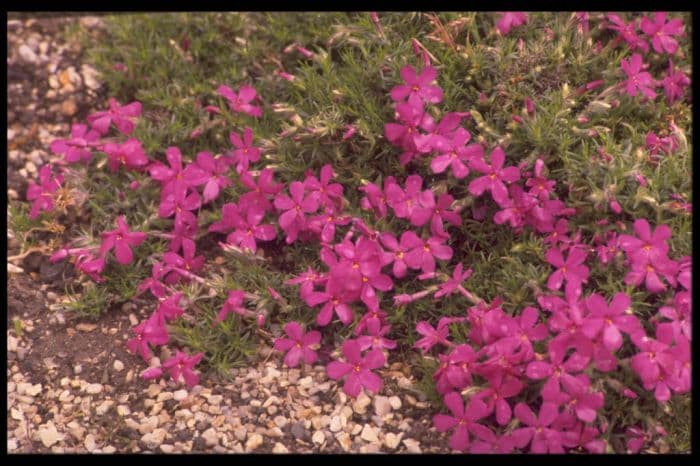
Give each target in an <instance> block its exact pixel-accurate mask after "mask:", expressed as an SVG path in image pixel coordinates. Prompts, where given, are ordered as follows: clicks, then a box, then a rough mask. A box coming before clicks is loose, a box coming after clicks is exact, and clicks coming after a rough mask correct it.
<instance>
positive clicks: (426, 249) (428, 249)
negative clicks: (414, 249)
mask: <svg viewBox="0 0 700 466" xmlns="http://www.w3.org/2000/svg"><path fill="white" fill-rule="evenodd" d="M423 251H425V252H428V251H430V246H428V245H427V244H426V245H424V246H423Z"/></svg>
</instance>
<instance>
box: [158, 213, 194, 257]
mask: <svg viewBox="0 0 700 466" xmlns="http://www.w3.org/2000/svg"><path fill="white" fill-rule="evenodd" d="M196 220H197V219H196V217H195V221H194V222H190V223H185V222H179V223H178V222H175V223H174V224H173V231H172V232H171V233H164V234H163V236H165V237H167V238H170V244H169V245H168V250H170V251H172V252H178V251H180V250H181V249H183V248H184V246H183V245H184V244H185V243H186V242H192V243H194V237H195V235H196V234H197V229H198V224H197V221H196Z"/></svg>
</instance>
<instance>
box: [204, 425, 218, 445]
mask: <svg viewBox="0 0 700 466" xmlns="http://www.w3.org/2000/svg"><path fill="white" fill-rule="evenodd" d="M202 438H203V439H204V441H205V442H207V445H208V446H210V447H213V446H214V445H218V444H219V437H218V436H217V435H216V430H215V429H214V428H213V427H210V428H209V429H207V430H205V431H204V432H202Z"/></svg>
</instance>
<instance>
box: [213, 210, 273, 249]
mask: <svg viewBox="0 0 700 466" xmlns="http://www.w3.org/2000/svg"><path fill="white" fill-rule="evenodd" d="M243 208H245V210H244V212H245V214H244V213H243V212H241V215H238V216H232V218H231V221H232V222H233V226H234V227H235V231H234V232H232V233H230V234H229V235H228V236H227V237H226V243H228V244H234V245H236V246H238V247H240V248H241V249H243V250H250V251H251V252H252V253H255V251H257V249H258V246H257V242H256V240H260V241H272V240H273V239H275V237H276V236H277V232H276V231H275V227H274V226H273V225H260V222H262V220H263V218H264V217H265V212H263V210H262V209H260V208H259V207H258V206H257V205H256V204H252V205H249V206H243ZM210 228H211V227H210Z"/></svg>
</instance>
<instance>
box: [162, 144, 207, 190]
mask: <svg viewBox="0 0 700 466" xmlns="http://www.w3.org/2000/svg"><path fill="white" fill-rule="evenodd" d="M165 157H166V159H167V160H168V163H169V164H170V168H168V167H166V166H165V165H163V164H162V163H160V162H156V163H153V164H151V165H150V166H149V167H148V172H149V173H150V175H151V178H153V179H154V180H158V181H160V183H161V185H162V186H163V190H162V192H161V197H164V196H166V195H167V194H170V193H174V192H177V191H181V190H185V189H187V188H190V187H193V186H198V185H200V184H203V183H206V182H207V179H208V177H207V174H206V172H204V171H203V170H202V169H200V168H198V167H197V166H196V165H192V164H189V165H188V166H187V167H186V168H185V169H184V170H183V168H182V153H181V152H180V149H178V148H177V147H168V148H167V149H166V150H165Z"/></svg>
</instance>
